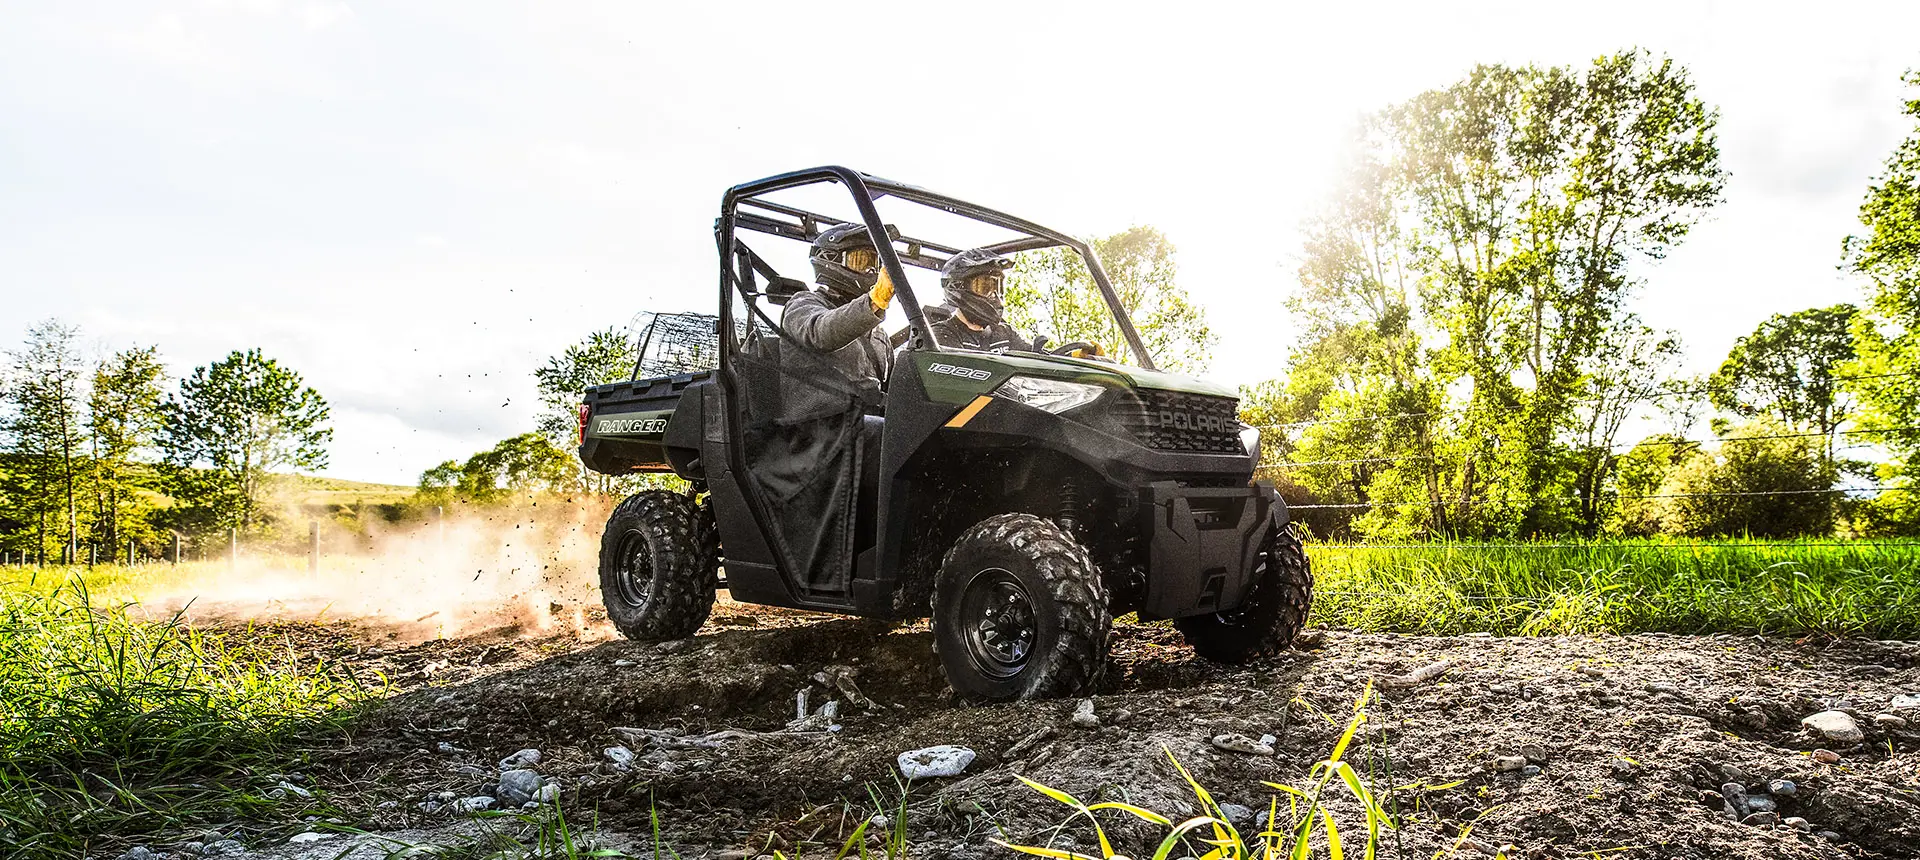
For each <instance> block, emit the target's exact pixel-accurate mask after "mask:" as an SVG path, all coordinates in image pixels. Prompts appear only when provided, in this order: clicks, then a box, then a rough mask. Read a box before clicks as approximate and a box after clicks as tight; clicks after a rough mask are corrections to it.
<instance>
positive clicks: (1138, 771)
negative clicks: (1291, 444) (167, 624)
mask: <svg viewBox="0 0 1920 860" xmlns="http://www.w3.org/2000/svg"><path fill="white" fill-rule="evenodd" d="M272 632H273V633H274V634H275V635H283V636H288V637H292V638H293V639H294V641H296V642H297V643H298V647H300V648H302V649H307V650H311V651H313V652H314V653H316V654H319V655H321V656H326V657H329V658H331V659H334V660H338V661H342V662H344V663H346V664H347V665H349V666H352V667H353V668H354V670H355V671H356V672H359V673H362V674H363V675H365V676H367V677H372V676H373V675H374V673H380V674H382V675H384V676H386V677H387V678H389V679H391V680H392V681H393V683H394V686H395V689H396V695H393V696H392V697H391V698H388V699H386V700H385V701H383V702H381V703H379V704H378V705H377V706H375V707H373V708H371V709H369V711H368V712H367V714H366V716H365V717H364V719H362V720H360V721H359V722H358V723H357V724H356V726H355V728H354V729H353V730H352V731H351V733H350V734H348V735H347V736H345V737H343V738H341V739H339V741H338V742H337V743H336V744H333V745H331V746H329V747H327V748H325V749H321V750H319V751H317V752H316V753H315V757H314V759H313V760H312V762H311V763H310V764H308V765H306V766H305V771H304V772H302V773H297V774H284V775H274V776H275V777H276V778H279V779H280V780H281V781H280V782H276V786H279V787H280V788H281V790H282V792H283V794H285V793H291V794H292V796H293V797H294V798H295V799H296V800H300V801H302V802H305V801H306V800H307V798H306V795H312V799H311V803H312V804H313V805H314V812H315V814H316V816H317V817H319V816H324V817H326V818H332V819H334V820H336V821H338V822H341V823H342V824H344V825H347V826H351V827H354V828H359V829H363V830H366V831H369V832H372V833H376V834H379V835H380V836H381V837H382V838H381V839H373V838H370V837H366V836H352V835H346V834H332V835H328V834H325V833H321V834H308V835H306V836H297V837H295V838H296V839H301V840H303V841H301V842H296V843H291V844H283V843H282V840H284V838H285V837H284V836H280V837H274V838H273V839H272V840H271V841H272V842H273V843H274V844H273V845H272V846H271V847H268V845H267V842H268V841H269V840H267V839H266V838H265V837H264V836H263V837H261V838H259V839H255V840H254V841H253V843H252V844H251V846H249V847H247V848H246V850H247V851H248V853H249V854H251V855H253V856H279V857H335V856H338V855H340V854H341V853H342V852H343V850H349V853H352V854H356V855H359V856H369V857H376V856H383V855H385V854H387V853H389V852H390V851H391V850H392V849H393V848H394V847H395V846H397V845H398V844H400V842H402V841H411V842H417V843H434V844H449V843H450V842H456V841H460V840H462V839H467V840H471V839H472V838H474V834H475V833H476V832H480V831H486V830H488V829H498V828H501V827H509V828H510V827H512V826H517V825H515V824H514V823H513V822H512V821H511V820H509V819H497V818H496V819H488V818H478V819H476V818H475V817H474V816H473V815H472V813H473V812H475V811H477V810H480V809H501V808H510V807H514V806H516V805H517V804H521V803H529V802H534V803H537V802H538V801H539V800H540V799H543V798H557V799H558V801H559V803H560V806H561V808H562V809H563V810H564V811H565V813H566V814H567V816H568V818H569V819H570V820H571V821H573V822H575V823H576V824H579V823H584V822H589V821H594V820H597V822H598V828H597V832H598V833H599V837H598V838H599V839H600V840H601V841H602V843H603V844H609V845H612V846H614V847H619V848H623V849H625V850H628V851H631V852H632V853H634V854H636V855H645V856H652V855H651V852H652V851H653V842H652V833H653V827H654V821H655V820H656V818H657V821H658V822H659V827H660V828H661V833H662V838H663V840H664V841H665V843H666V844H668V845H670V846H672V847H673V849H674V850H675V851H677V852H678V854H679V856H681V857H687V858H693V857H755V856H758V855H761V854H765V853H771V852H774V851H780V852H782V853H784V854H785V855H786V856H789V857H791V856H794V854H795V853H796V852H798V853H799V854H800V855H801V856H818V857H831V856H833V855H834V853H835V851H836V850H837V849H838V847H839V846H840V845H841V844H842V843H843V842H844V841H845V839H846V838H847V836H848V835H849V834H850V833H851V832H852V831H853V829H854V828H855V827H857V826H858V825H859V824H860V823H861V822H862V821H866V820H867V819H868V818H869V817H870V816H872V815H873V814H874V812H875V809H876V806H880V805H884V806H889V807H896V808H897V805H898V804H901V803H904V804H905V810H906V811H905V813H904V815H903V816H900V818H901V819H902V820H904V824H905V834H906V841H907V843H908V844H909V846H910V852H911V854H912V855H913V856H924V857H1012V856H1016V855H1014V854H1013V853H1012V852H1011V851H1008V850H1007V849H1004V848H1000V847H997V846H994V845H993V844H991V843H990V842H989V840H990V839H993V838H1004V839H1009V840H1012V841H1016V842H1024V843H1027V844H1051V845H1053V846H1055V847H1063V848H1076V849H1078V850H1081V851H1084V852H1088V853H1097V849H1096V847H1095V844H1094V841H1093V837H1092V835H1091V830H1090V829H1088V828H1087V826H1086V825H1085V823H1084V819H1082V820H1081V821H1080V822H1075V823H1072V824H1069V825H1068V826H1066V827H1060V826H1059V825H1060V824H1061V823H1062V822H1063V821H1066V819H1067V818H1068V813H1069V810H1068V809H1067V807H1065V806H1062V805H1061V804H1059V803H1056V802H1054V801H1052V800H1049V799H1047V798H1045V797H1043V796H1041V795H1040V794H1038V793H1036V792H1035V791H1034V790H1032V789H1031V788H1028V787H1027V786H1025V785H1023V784H1022V783H1021V782H1020V780H1019V779H1017V778H1016V776H1024V777H1027V778H1029V779H1033V780H1036V781H1038V782H1040V783H1043V784H1045V785H1049V786H1053V787H1055V788H1058V789H1061V790H1064V791H1067V792H1070V793H1072V794H1074V795H1076V796H1077V797H1079V798H1080V799H1081V800H1083V801H1086V802H1088V803H1092V802H1094V801H1095V800H1096V799H1098V800H1125V801H1127V802H1129V803H1133V804H1137V805H1139V806H1143V807H1146V808H1148V809H1153V810H1156V811H1158V812H1160V813H1162V814H1164V815H1166V816H1168V817H1170V818H1173V819H1174V820H1176V821H1177V820H1180V819H1183V818H1185V817H1188V816H1190V815H1193V814H1195V813H1196V811H1197V810H1198V807H1197V806H1196V803H1195V798H1194V795H1193V792H1192V790H1191V789H1190V788H1188V786H1187V785H1186V783H1185V782H1184V781H1183V779H1182V778H1181V777H1180V775H1179V774H1178V772H1177V771H1176V770H1175V768H1174V766H1173V764H1172V763H1171V761H1170V759H1169V754H1171V757H1172V758H1173V759H1177V760H1178V761H1179V762H1180V763H1181V764H1182V765H1184V766H1185V767H1186V768H1187V769H1188V770H1189V771H1191V773H1192V775H1193V776H1194V778H1195V779H1196V780H1197V781H1198V782H1200V783H1201V784H1202V785H1204V786H1205V787H1206V788H1207V789H1209V790H1211V791H1212V792H1213V794H1214V795H1215V796H1216V797H1217V798H1218V799H1219V800H1220V801H1221V802H1223V803H1225V804H1228V805H1227V806H1226V807H1225V808H1226V810H1227V812H1228V813H1229V816H1230V817H1232V818H1236V819H1238V821H1236V824H1239V825H1241V827H1242V831H1243V832H1246V833H1249V834H1251V833H1253V832H1256V831H1257V830H1259V829H1260V828H1259V827H1258V826H1257V821H1256V819H1257V818H1258V817H1259V816H1260V814H1261V813H1263V812H1264V811H1265V810H1266V809H1267V807H1268V802H1269V798H1270V797H1272V796H1273V794H1274V792H1273V791H1272V790H1270V789H1267V788H1265V787H1264V786H1263V785H1262V782H1263V781H1271V782H1279V783H1286V784H1292V785H1302V784H1303V780H1304V779H1305V777H1306V774H1307V772H1308V770H1309V769H1310V768H1311V767H1312V766H1313V765H1314V764H1315V763H1316V762H1318V761H1320V760H1321V759H1322V758H1324V757H1326V756H1327V755H1328V754H1329V752H1330V751H1331V750H1332V749H1333V748H1334V747H1335V745H1336V744H1337V743H1338V741H1339V738H1340V735H1341V733H1342V731H1343V729H1344V728H1345V726H1346V725H1347V723H1348V721H1349V719H1350V718H1351V716H1352V714H1353V712H1354V704H1355V702H1356V701H1357V700H1358V699H1360V697H1361V696H1362V694H1363V692H1364V691H1365V690H1367V689H1368V688H1369V685H1370V682H1371V687H1372V689H1374V690H1375V692H1376V695H1377V698H1376V699H1375V700H1374V701H1373V702H1372V704H1371V705H1370V707H1369V715H1370V719H1369V720H1368V722H1367V723H1366V724H1365V727H1364V728H1363V730H1362V731H1361V732H1360V735H1359V737H1358V738H1357V739H1356V740H1355V741H1354V743H1353V745H1352V746H1351V747H1350V748H1349V749H1348V750H1347V752H1346V755H1345V757H1346V759H1347V760H1348V761H1350V762H1351V763H1353V765H1354V767H1355V768H1356V769H1357V770H1359V771H1360V772H1362V773H1363V774H1366V775H1369V777H1368V778H1369V780H1370V782H1371V783H1372V784H1373V785H1374V787H1375V790H1376V791H1379V792H1381V793H1382V795H1383V797H1385V798H1386V803H1387V805H1388V806H1389V810H1390V811H1391V812H1393V813H1394V814H1395V816H1396V820H1398V821H1399V822H1400V823H1401V827H1400V828H1399V829H1398V830H1397V831H1396V832H1391V833H1388V834H1386V835H1385V837H1384V843H1383V852H1384V854H1385V856H1388V857H1421V858H1426V857H1433V856H1436V855H1437V856H1457V857H1476V856H1486V857H1493V856H1498V855H1501V854H1504V855H1505V856H1507V857H1515V858H1517V857H1530V858H1572V857H1623V858H1641V857H1703V858H1706V857H1711V858H1715V860H1731V858H1775V857H1789V858H1797V857H1808V858H1813V857H1820V858H1829V857H1916V856H1920V643H1913V642H1908V643H1902V642H1871V641H1844V642H1792V641H1785V640H1778V639H1765V638H1755V637H1735V636H1715V637H1704V638H1703V637H1681V636H1665V635H1637V636H1592V637H1569V638H1496V637H1485V636H1466V637H1421V636H1396V635H1364V634H1354V633H1343V632H1338V631H1309V636H1308V639H1309V641H1308V642H1306V643H1304V647H1303V648H1302V649H1301V650H1296V651H1294V652H1290V653H1288V654H1286V655H1284V656H1282V657H1280V658H1277V659H1274V660H1270V661H1267V662H1264V663H1261V664H1258V665H1253V666H1246V667H1225V666H1218V665H1214V664H1210V663H1207V662H1205V661H1201V660H1199V659H1197V658H1195V657H1194V656H1193V655H1192V654H1191V652H1189V651H1188V650H1187V649H1186V648H1184V647H1182V646H1181V644H1180V642H1179V637H1178V635H1177V634H1176V633H1174V632H1173V631H1172V630H1170V629H1168V628H1165V627H1159V626H1148V625H1128V624H1122V625H1119V626H1117V627H1116V630H1115V641H1114V646H1113V652H1114V658H1115V663H1114V669H1113V671H1112V673H1111V674H1110V676H1109V678H1108V680H1107V682H1106V685H1105V686H1104V687H1103V688H1102V689H1101V690H1100V692H1099V693H1098V694H1097V695H1096V696H1094V697H1093V698H1092V699H1091V704H1090V705H1089V704H1088V703H1087V702H1084V701H1081V702H1076V701H1049V702H1025V703H1018V704H1007V705H989V706H981V705H973V704H968V703H964V702H959V701H956V700H955V699H954V698H953V696H952V695H951V694H950V692H949V691H948V690H947V688H946V685H945V683H944V681H943V680H942V678H941V676H940V672H939V667H938V665H937V663H936V662H935V660H934V657H933V653H932V639H931V636H930V634H929V633H928V632H927V629H926V626H925V624H924V623H920V624H913V625H903V626H897V627H895V626H887V625H880V624H875V623H872V622H865V621H858V620H847V619H834V618H828V617H824V616H813V615H805V614H801V613H785V612H778V611H769V610H765V609H759V608H753V607H744V606H737V605H732V604H723V605H722V607H721V608H720V609H719V610H718V611H716V614H715V616H714V618H713V620H712V621H710V622H709V624H708V625H707V627H706V628H705V629H704V630H703V631H702V632H701V634H700V635H699V636H697V637H694V638H692V639H689V640H682V641H678V642H669V643H664V644H659V645H642V644H636V643H630V642H625V641H618V640H614V641H595V640H594V639H593V637H591V636H589V637H584V638H583V637H580V636H576V635H568V636H563V637H551V638H522V637H520V636H518V635H516V634H515V633H514V631H512V630H503V631H495V632H493V633H490V634H486V635H481V636H475V637H471V638H466V639H459V640H429V641H424V642H410V641H408V640H406V639H405V638H404V637H400V636H398V635H397V634H394V633H393V632H392V631H382V630H378V629H372V628H367V627H364V626H361V625H355V624H352V623H345V622H342V623H338V624H334V625H330V626H312V625H302V626H295V627H281V628H275V629H273V630H272ZM935 745H953V746H958V747H963V748H965V749H966V750H969V751H971V753H972V758H971V760H970V761H969V762H967V763H966V766H965V769H964V771H963V772H961V773H959V774H958V775H956V776H944V777H925V778H921V779H915V780H911V781H907V782H903V781H902V779H901V776H900V759H899V757H900V755H901V754H902V753H905V752H908V751H913V750H918V749H922V748H926V747H930V746H935ZM958 757H959V758H960V759H965V758H966V756H965V755H964V754H960V755H959V756H958ZM1334 796H1335V799H1334V800H1333V801H1332V805H1333V808H1334V809H1335V811H1336V813H1337V817H1338V820H1340V821H1341V822H1342V828H1343V836H1344V837H1345V840H1346V841H1347V843H1348V847H1349V849H1352V848H1354V847H1355V845H1354V843H1355V842H1356V841H1357V840H1363V839H1364V830H1365V828H1364V826H1363V824H1362V821H1363V817H1362V815H1361V813H1360V811H1359V807H1358V805H1357V804H1356V803H1355V802H1354V801H1352V800H1351V799H1350V796H1349V795H1347V794H1345V793H1344V792H1341V793H1336V794H1334ZM1286 805H1287V804H1286V801H1285V799H1284V797H1283V799H1282V800H1281V801H1280V803H1279V806H1280V809H1281V811H1282V816H1283V817H1284V816H1285V814H1286V813H1285V810H1286ZM1102 815H1103V818H1102V820H1103V822H1105V823H1106V824H1107V825H1108V827H1107V830H1108V833H1109V834H1110V835H1111V836H1112V837H1113V838H1114V841H1115V848H1116V849H1117V850H1119V851H1121V852H1122V853H1126V854H1129V855H1135V856H1138V855H1140V854H1151V846H1152V845H1153V844H1154V843H1157V842H1158V840H1159V839H1160V837H1161V836H1162V835H1163V834H1164V833H1165V829H1164V828H1162V827H1158V826H1154V825H1150V824H1147V823H1145V822H1142V821H1139V820H1137V819H1132V818H1129V817H1126V816H1124V815H1121V814H1119V813H1102ZM886 823H887V825H888V826H889V827H891V826H892V822H891V821H889V822H886ZM320 824H321V823H316V826H317V827H318V826H320ZM870 829H871V830H873V831H878V830H881V829H882V828H880V827H872V828H870ZM234 835H235V834H224V835H223V834H212V835H211V836H210V835H207V834H183V836H182V838H181V840H180V841H177V842H166V843H155V844H153V845H151V846H149V851H150V853H149V854H148V855H146V856H158V855H160V854H165V853H169V852H174V853H184V852H185V851H187V850H190V848H198V849H199V851H200V852H201V853H205V852H208V851H212V850H213V849H212V848H211V847H210V846H212V845H213V844H214V843H215V842H218V841H220V840H219V839H213V838H212V837H213V836H220V837H222V839H224V838H229V837H232V836H234ZM189 840H191V841H193V842H196V843H198V844H197V845H195V846H186V845H185V844H184V843H185V842H187V841H189ZM247 844H248V843H247V841H246V840H245V839H244V838H243V839H240V840H238V841H237V842H236V843H235V844H233V845H229V846H223V849H222V850H233V849H238V848H240V847H241V846H243V845H247ZM874 844H875V845H876V846H877V845H878V843H877V842H876V843H874ZM136 856H138V855H136Z"/></svg>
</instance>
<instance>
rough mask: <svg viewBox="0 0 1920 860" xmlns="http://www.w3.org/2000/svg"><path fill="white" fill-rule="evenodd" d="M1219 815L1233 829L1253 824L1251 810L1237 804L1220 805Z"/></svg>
mask: <svg viewBox="0 0 1920 860" xmlns="http://www.w3.org/2000/svg"><path fill="white" fill-rule="evenodd" d="M1220 815H1221V817H1223V818H1225V819H1227V823H1228V824H1231V825H1233V826H1234V827H1245V826H1247V825H1248V824H1252V823H1253V809H1252V808H1251V807H1246V806H1241V805H1240V804H1238V803H1222V804H1220Z"/></svg>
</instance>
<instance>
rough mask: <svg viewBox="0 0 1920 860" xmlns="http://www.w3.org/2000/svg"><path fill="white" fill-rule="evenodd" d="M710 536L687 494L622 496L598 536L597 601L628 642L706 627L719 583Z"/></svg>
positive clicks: (682, 635)
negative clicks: (625, 497) (704, 625)
mask: <svg viewBox="0 0 1920 860" xmlns="http://www.w3.org/2000/svg"><path fill="white" fill-rule="evenodd" d="M708 534H709V531H708V530H707V529H706V528H703V525H702V523H701V522H700V519H699V513H698V511H697V509H696V508H695V506H694V504H693V502H692V501H691V500H689V499H688V498H687V497H686V496H683V495H679V494H677V493H670V492H667V491H665V490H649V491H647V492H644V493H637V494H635V495H632V496H629V497H627V500H626V501H623V502H621V503H620V506H619V507H616V508H614V509H613V515H612V516H610V517H608V518H607V529H606V531H605V532H604V533H602V534H601V536H600V599H601V602H603V603H605V604H606V607H607V617H608V618H609V619H611V620H612V621H613V626H614V627H616V628H619V630H620V633H621V634H622V635H624V636H626V637H627V638H628V639H637V640H641V641H656V640H661V639H685V638H686V637H688V636H692V635H693V634H694V632H695V631H697V630H699V629H700V625H701V624H704V623H706V620H707V613H709V612H711V611H712V610H713V597H714V588H715V586H716V584H717V583H718V578H717V576H718V575H717V572H716V570H717V566H716V564H715V562H716V560H717V553H716V551H715V550H714V549H713V548H711V547H710V545H709V544H710V541H709V539H708Z"/></svg>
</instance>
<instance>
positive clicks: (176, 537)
mask: <svg viewBox="0 0 1920 860" xmlns="http://www.w3.org/2000/svg"><path fill="white" fill-rule="evenodd" d="M173 563H174V565H175V566H178V565H179V564H180V533H179V532H174V533H173Z"/></svg>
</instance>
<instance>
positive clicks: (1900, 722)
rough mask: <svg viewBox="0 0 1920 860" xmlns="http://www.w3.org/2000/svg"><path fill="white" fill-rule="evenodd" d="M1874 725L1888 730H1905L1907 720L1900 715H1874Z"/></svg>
mask: <svg viewBox="0 0 1920 860" xmlns="http://www.w3.org/2000/svg"><path fill="white" fill-rule="evenodd" d="M1873 723H1874V725H1877V726H1880V727H1881V728H1886V729H1904V728H1906V727H1907V718H1906V717H1902V716H1900V715H1899V714H1874V715H1873Z"/></svg>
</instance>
